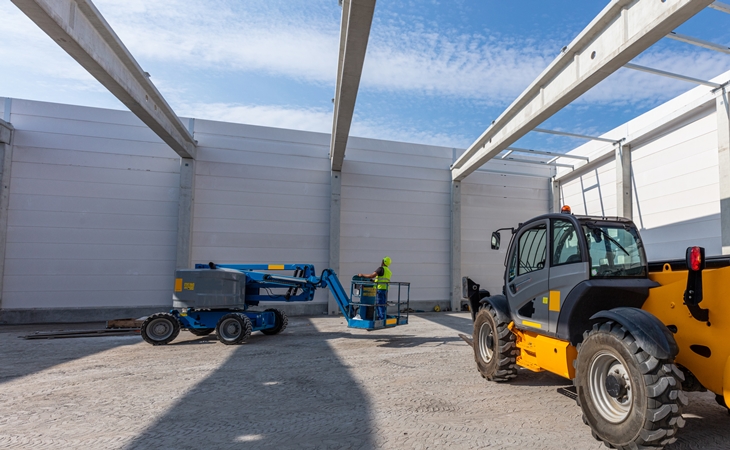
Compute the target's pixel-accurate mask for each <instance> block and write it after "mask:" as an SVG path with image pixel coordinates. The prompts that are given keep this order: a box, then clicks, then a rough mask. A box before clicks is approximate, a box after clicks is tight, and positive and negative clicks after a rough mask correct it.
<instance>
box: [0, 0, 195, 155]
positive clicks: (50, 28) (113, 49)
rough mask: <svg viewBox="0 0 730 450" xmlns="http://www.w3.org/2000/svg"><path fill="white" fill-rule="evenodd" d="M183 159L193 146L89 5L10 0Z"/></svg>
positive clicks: (70, 0) (86, 0) (81, 0)
mask: <svg viewBox="0 0 730 450" xmlns="http://www.w3.org/2000/svg"><path fill="white" fill-rule="evenodd" d="M11 1H12V2H13V3H15V5H16V6H17V7H18V8H20V10H21V11H23V12H24V13H25V14H26V15H27V16H28V17H29V18H30V19H31V20H32V21H33V22H35V24H36V25H38V26H39V27H40V28H41V30H43V31H44V32H45V33H46V34H47V35H48V36H50V37H51V39H53V40H54V41H55V42H56V43H57V44H58V45H60V46H61V48H63V49H64V50H65V51H66V52H67V53H68V54H69V55H71V57H72V58H74V59H75V60H76V61H77V62H78V63H79V64H81V66H83V67H84V68H85V69H86V70H87V71H89V73H90V74H91V75H92V76H93V77H94V78H96V79H97V80H99V82H100V83H101V84H102V85H104V87H106V88H107V89H108V90H109V91H110V92H111V93H112V94H114V96H116V97H117V98H118V99H119V100H120V101H121V102H122V103H124V104H125V105H126V106H127V107H128V108H129V109H130V110H131V111H132V112H133V113H134V114H136V115H137V117H139V118H140V119H141V120H142V122H144V123H145V124H146V125H147V126H148V127H150V128H151V129H152V130H153V131H154V132H155V133H157V135H158V136H159V137H160V138H161V139H162V140H163V141H165V143H167V145H169V146H170V147H171V148H172V149H173V150H174V151H175V152H177V154H178V155H180V156H181V157H183V158H195V141H194V140H193V137H192V135H191V134H190V133H189V132H188V131H187V129H186V128H185V126H184V125H183V124H182V122H181V121H180V119H179V118H178V117H177V115H176V114H175V112H174V111H173V110H172V108H170V105H168V104H167V102H166V101H165V99H164V98H163V97H162V94H160V92H159V91H158V90H157V88H156V87H155V86H154V84H152V82H151V81H150V79H149V75H148V74H147V73H146V72H144V71H143V70H142V68H141V67H140V66H139V64H137V61H135V59H134V57H132V55H131V54H130V53H129V51H128V50H127V48H126V47H125V46H124V44H123V43H122V41H121V40H120V39H119V37H118V36H117V35H116V33H114V30H112V28H111V27H110V26H109V24H108V23H107V22H106V20H104V17H103V16H102V15H101V13H100V12H99V11H98V10H97V9H96V7H95V6H94V4H93V3H92V2H91V1H90V0H11Z"/></svg>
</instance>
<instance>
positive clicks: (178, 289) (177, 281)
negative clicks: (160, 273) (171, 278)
mask: <svg viewBox="0 0 730 450" xmlns="http://www.w3.org/2000/svg"><path fill="white" fill-rule="evenodd" d="M175 292H182V278H175Z"/></svg>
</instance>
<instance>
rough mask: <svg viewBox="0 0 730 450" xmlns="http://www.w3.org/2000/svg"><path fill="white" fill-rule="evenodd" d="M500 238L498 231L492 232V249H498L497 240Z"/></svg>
mask: <svg viewBox="0 0 730 450" xmlns="http://www.w3.org/2000/svg"><path fill="white" fill-rule="evenodd" d="M501 240H502V236H500V234H499V231H493V232H492V250H499V242H500V241H501Z"/></svg>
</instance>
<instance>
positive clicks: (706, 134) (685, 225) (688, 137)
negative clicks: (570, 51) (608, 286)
mask: <svg viewBox="0 0 730 450" xmlns="http://www.w3.org/2000/svg"><path fill="white" fill-rule="evenodd" d="M666 107H667V106H666V105H664V106H661V107H659V108H657V109H662V108H666ZM673 107H675V108H676V105H675V106H673ZM710 111H711V110H710ZM647 114H648V113H647ZM651 115H652V116H653V117H655V119H656V117H657V116H659V117H661V114H657V112H656V111H653V112H651ZM635 121H637V122H646V118H644V117H640V118H637V119H635ZM632 122H633V121H632ZM630 124H631V122H630V123H629V124H627V127H628V126H629V125H630ZM633 128H636V126H633ZM716 129H717V121H716V117H715V113H714V112H707V111H703V112H702V113H701V114H698V115H696V116H694V117H692V118H690V119H688V120H686V121H684V122H682V123H680V124H679V125H678V126H677V127H675V128H674V129H672V130H668V131H666V132H665V133H664V134H662V135H661V136H659V137H657V138H655V139H653V140H651V141H649V142H646V143H643V144H641V145H640V146H638V147H634V148H632V150H631V158H632V175H633V182H634V190H633V194H634V198H633V220H634V222H635V223H636V224H637V226H638V227H639V228H640V229H641V235H642V237H643V240H644V244H645V247H646V252H647V256H648V258H649V260H662V259H680V258H683V257H684V252H685V249H686V248H687V247H688V246H690V245H701V246H704V247H705V249H706V251H707V254H708V255H717V254H720V253H721V237H720V233H721V231H720V219H719V213H720V202H719V200H720V199H719V172H718V167H717V164H718V160H717V135H716ZM584 147H585V148H588V146H584ZM576 152H577V153H581V152H583V153H584V152H585V149H584V150H582V151H581V149H578V150H576ZM615 174H616V170H615V162H614V160H613V159H611V160H609V161H608V162H607V163H606V164H604V165H603V166H601V167H599V168H598V169H597V170H595V171H593V172H590V173H588V174H586V175H584V176H582V177H580V178H578V179H576V180H573V181H571V182H569V183H566V184H565V185H563V186H562V195H563V198H564V203H565V204H568V205H570V206H571V207H572V208H573V212H574V213H576V214H585V213H586V212H587V213H588V214H590V215H600V214H606V215H609V216H611V215H615V214H616V206H615V205H616V175H615ZM587 188H591V189H587ZM599 188H600V191H599Z"/></svg>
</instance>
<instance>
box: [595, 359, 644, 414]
mask: <svg viewBox="0 0 730 450" xmlns="http://www.w3.org/2000/svg"><path fill="white" fill-rule="evenodd" d="M588 382H589V386H588V387H589V389H590V395H591V398H592V399H593V404H594V405H595V407H596V410H597V411H598V413H599V414H600V415H601V416H603V418H604V419H606V420H607V421H609V422H612V423H620V422H622V421H624V420H625V419H626V418H627V417H628V416H629V413H630V412H631V409H632V407H633V404H634V399H633V393H632V388H631V379H630V377H629V374H628V372H627V371H626V367H624V365H623V363H622V362H621V361H620V360H619V359H617V358H616V356H615V355H614V354H613V353H611V352H608V351H602V352H599V353H597V354H596V356H595V357H594V358H593V361H592V362H591V365H590V368H589V374H588Z"/></svg>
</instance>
